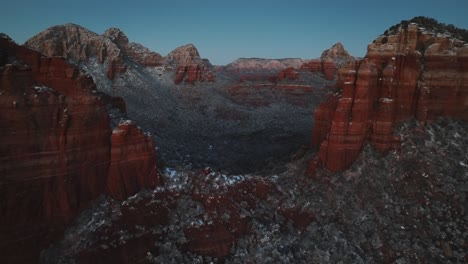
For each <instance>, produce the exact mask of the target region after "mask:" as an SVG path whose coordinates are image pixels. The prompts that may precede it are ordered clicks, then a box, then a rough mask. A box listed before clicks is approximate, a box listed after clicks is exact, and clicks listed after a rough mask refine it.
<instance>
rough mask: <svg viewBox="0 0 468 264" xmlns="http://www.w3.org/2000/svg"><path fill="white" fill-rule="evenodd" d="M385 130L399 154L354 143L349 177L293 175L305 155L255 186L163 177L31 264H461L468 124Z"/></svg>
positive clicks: (194, 175)
mask: <svg viewBox="0 0 468 264" xmlns="http://www.w3.org/2000/svg"><path fill="white" fill-rule="evenodd" d="M396 130H397V131H396V132H397V133H398V134H399V135H401V137H402V146H401V149H400V150H399V151H391V152H390V153H389V154H388V155H381V154H379V152H377V151H375V150H374V149H373V148H371V147H369V146H366V147H365V148H364V151H363V152H362V155H360V157H359V158H358V160H357V161H356V162H355V163H354V165H353V166H352V167H351V168H350V169H349V170H345V171H344V172H342V173H330V172H328V171H326V170H320V171H319V172H318V175H317V179H318V180H316V179H310V178H305V177H303V172H304V169H305V168H304V164H305V162H306V160H307V157H306V158H305V159H300V160H298V161H297V162H295V163H291V164H290V165H289V168H288V170H287V171H286V172H284V173H281V174H278V175H274V176H271V177H267V178H265V177H259V176H255V175H223V174H221V173H218V172H214V171H210V170H209V169H205V170H204V171H175V170H170V169H168V170H166V171H165V172H164V174H163V177H164V178H165V182H166V185H165V187H164V188H158V189H156V190H154V191H152V192H146V193H140V194H138V195H136V196H135V197H132V198H130V199H128V200H126V201H124V202H123V203H116V202H114V201H112V200H109V199H107V200H106V199H102V200H100V201H98V203H96V205H95V206H94V207H93V208H90V209H89V210H87V211H86V212H85V213H84V214H82V215H81V216H80V218H79V219H78V220H77V222H76V225H74V226H73V227H72V228H70V229H69V230H67V233H66V236H65V238H64V239H63V240H62V241H61V242H60V243H57V244H55V245H53V246H52V247H50V248H49V249H48V250H47V251H45V252H44V254H43V255H42V257H43V259H42V260H43V261H44V262H45V263H72V261H76V262H75V263H103V262H113V263H115V262H135V263H138V262H143V263H210V262H213V263H246V262H252V263H340V262H342V263H465V262H466V261H468V255H467V252H468V251H467V249H468V243H467V241H468V233H467V226H466V221H467V214H466V210H467V207H466V206H467V205H466V198H465V197H466V195H467V192H468V174H467V166H468V164H467V162H466V161H467V158H468V157H467V155H466V151H465V149H466V148H467V147H468V140H467V138H466V137H463V136H462V135H466V133H468V126H467V125H466V123H465V122H460V121H454V120H450V119H442V120H437V121H435V122H431V123H430V124H428V125H427V127H426V128H425V129H421V128H420V127H419V125H418V123H417V122H415V121H411V122H405V123H404V124H403V125H401V126H398V128H397V129H396ZM441 157H443V159H442V158H441ZM415 186H417V188H415Z"/></svg>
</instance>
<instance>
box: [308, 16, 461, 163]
mask: <svg viewBox="0 0 468 264" xmlns="http://www.w3.org/2000/svg"><path fill="white" fill-rule="evenodd" d="M467 65H468V45H467V44H466V43H464V42H463V41H460V40H458V39H456V38H453V37H451V35H450V34H448V33H447V34H440V33H438V34H436V33H433V32H431V31H428V30H426V29H425V28H423V27H420V26H418V25H417V24H415V23H411V24H409V25H408V24H406V27H405V26H401V27H400V28H399V29H398V30H397V31H396V32H395V34H391V35H388V36H386V35H382V36H380V37H378V38H377V39H376V40H375V41H374V42H373V43H372V44H370V45H369V46H368V52H367V55H366V56H365V58H364V59H363V60H362V61H361V62H358V63H354V64H351V66H350V67H348V68H344V69H342V71H341V72H340V74H339V75H340V79H341V80H340V81H339V84H338V86H340V87H342V92H341V94H340V95H338V97H337V102H336V103H334V104H330V103H323V104H322V105H321V106H319V110H318V111H316V112H315V119H316V123H317V125H316V126H315V127H314V132H313V141H314V142H313V143H314V144H315V145H316V146H319V147H320V150H319V154H318V156H317V158H316V159H315V160H314V161H313V162H312V163H311V171H313V170H314V167H316V164H319V163H320V164H323V165H324V166H325V167H326V168H327V169H329V170H331V171H339V170H343V169H346V168H348V167H349V166H350V165H351V164H352V163H353V162H354V160H355V159H356V158H357V156H358V154H359V153H360V151H361V149H362V147H363V145H364V143H365V142H367V141H369V142H371V143H372V145H373V146H375V147H376V148H377V149H379V150H381V151H388V150H389V149H392V148H397V147H398V146H399V140H400V139H399V137H398V135H396V134H394V127H395V125H396V124H398V123H399V122H401V121H404V120H408V119H410V118H416V119H417V120H418V121H419V122H420V123H421V124H424V123H425V122H427V121H429V120H434V119H435V118H437V117H440V116H451V117H456V118H459V119H465V120H466V119H468V103H467V102H468V82H467V81H466V76H467V73H468V72H467ZM331 100H332V99H331ZM331 117H332V118H331ZM324 120H325V121H324ZM326 120H328V121H326ZM319 124H320V125H319ZM325 131H326V132H325Z"/></svg>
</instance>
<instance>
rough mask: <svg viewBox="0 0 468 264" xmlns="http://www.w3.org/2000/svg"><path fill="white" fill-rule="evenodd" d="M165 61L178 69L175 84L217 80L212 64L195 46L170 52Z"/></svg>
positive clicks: (190, 45)
mask: <svg viewBox="0 0 468 264" xmlns="http://www.w3.org/2000/svg"><path fill="white" fill-rule="evenodd" d="M165 60H166V61H167V62H168V63H169V64H171V65H174V66H175V67H176V73H175V78H174V83H175V84H180V83H182V82H184V81H185V82H187V83H190V84H195V82H197V81H198V82H204V81H210V82H213V81H214V80H215V74H214V73H213V71H212V70H210V69H211V68H212V66H211V64H210V63H209V61H208V60H204V59H202V58H201V57H200V54H199V53H198V50H197V48H196V47H195V46H194V45H193V44H187V45H184V46H181V47H178V48H176V49H175V50H173V51H172V52H170V53H169V54H168V55H167V56H166V57H165Z"/></svg>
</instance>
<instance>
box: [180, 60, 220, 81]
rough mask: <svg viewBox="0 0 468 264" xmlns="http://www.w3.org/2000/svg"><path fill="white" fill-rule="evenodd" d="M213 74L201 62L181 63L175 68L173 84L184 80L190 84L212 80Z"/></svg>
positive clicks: (213, 78)
mask: <svg viewBox="0 0 468 264" xmlns="http://www.w3.org/2000/svg"><path fill="white" fill-rule="evenodd" d="M214 80H215V74H214V73H213V72H212V71H210V70H208V69H207V68H206V67H205V65H203V64H202V63H191V64H189V65H181V66H178V67H177V68H176V75H175V79H174V83H175V84H180V83H181V82H183V81H185V82H187V83H190V84H195V82H197V81H199V82H204V81H209V82H214Z"/></svg>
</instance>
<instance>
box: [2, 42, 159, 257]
mask: <svg viewBox="0 0 468 264" xmlns="http://www.w3.org/2000/svg"><path fill="white" fill-rule="evenodd" d="M0 76H1V78H0V105H1V108H2V114H1V115H0V128H1V129H0V138H1V139H0V153H1V157H0V193H1V195H0V196H1V201H0V214H1V215H2V217H1V219H0V226H1V228H0V237H2V239H1V240H0V243H1V244H0V256H1V257H0V259H2V262H4V261H6V262H4V263H16V262H19V263H24V262H35V261H36V260H37V258H38V254H39V251H40V250H41V249H43V248H44V246H46V245H47V244H48V243H49V242H50V241H51V240H52V239H54V238H55V237H56V236H58V235H60V232H61V231H62V230H63V227H64V226H65V225H67V224H68V223H70V222H71V220H72V219H73V217H75V216H76V214H77V213H78V212H79V210H81V209H83V208H84V207H86V206H88V205H89V203H90V202H91V201H92V200H94V199H95V198H96V197H98V196H99V195H101V194H105V193H107V194H109V195H111V196H113V197H115V198H118V199H124V198H126V197H128V196H129V195H133V194H135V193H136V192H138V191H139V190H141V189H143V188H147V187H154V186H156V185H158V184H160V183H161V179H160V178H159V176H158V175H157V174H156V173H155V170H156V156H155V153H154V143H153V142H152V139H151V138H150V137H147V136H146V135H143V133H142V132H141V130H139V129H137V128H136V127H135V128H132V127H129V128H128V129H129V130H130V131H131V132H128V133H126V136H124V137H123V138H122V136H117V135H120V134H121V130H122V129H124V128H127V126H123V125H120V126H119V127H117V128H116V129H114V131H112V130H111V126H110V119H109V116H108V114H107V111H106V102H105V101H104V100H102V98H101V96H100V95H99V94H98V93H97V91H96V87H95V85H94V83H93V80H92V79H91V77H89V76H88V75H85V74H83V73H82V72H81V71H80V70H79V69H78V68H76V67H74V66H71V65H69V64H67V63H66V61H65V60H63V59H61V58H58V57H53V58H50V57H43V56H41V54H39V53H38V52H35V51H32V50H30V49H28V48H25V47H22V46H18V45H16V44H15V43H13V42H12V41H11V39H9V38H8V37H7V36H5V35H2V36H1V37H0ZM116 101H118V100H116ZM122 126H123V127H122ZM111 135H112V138H111ZM134 179H137V182H136V183H135V184H133V185H131V186H129V185H128V182H133V181H135V180H134ZM106 190H107V191H106ZM122 190H123V191H122Z"/></svg>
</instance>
